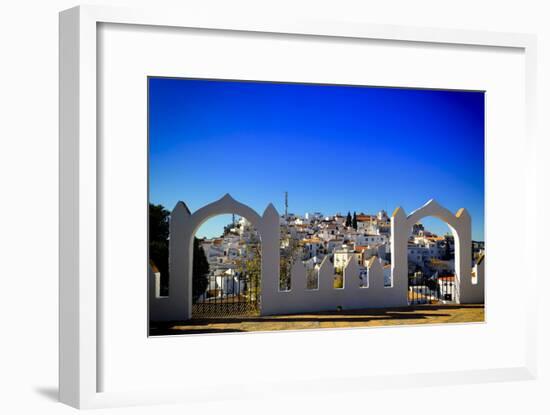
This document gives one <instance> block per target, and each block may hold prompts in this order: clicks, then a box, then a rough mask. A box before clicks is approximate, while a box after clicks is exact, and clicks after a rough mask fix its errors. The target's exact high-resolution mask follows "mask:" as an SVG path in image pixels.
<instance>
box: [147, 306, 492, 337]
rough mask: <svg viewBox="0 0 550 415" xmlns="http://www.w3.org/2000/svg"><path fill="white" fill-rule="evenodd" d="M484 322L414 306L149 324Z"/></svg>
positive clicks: (463, 309) (164, 331) (470, 312)
mask: <svg viewBox="0 0 550 415" xmlns="http://www.w3.org/2000/svg"><path fill="white" fill-rule="evenodd" d="M483 321H485V308H484V306H483V305H478V304H469V305H417V306H410V307H404V308H387V309H370V310H352V311H330V312H322V313H311V314H293V315H285V316H264V317H242V318H235V317H231V318H210V319H200V320H199V319H196V320H189V321H186V322H181V323H178V322H174V323H169V324H167V323H163V324H160V323H159V324H152V325H151V335H168V334H199V333H231V332H246V331H272V330H300V329H318V328H335V327H337V328H345V327H373V326H393V325H404V324H440V323H468V322H483Z"/></svg>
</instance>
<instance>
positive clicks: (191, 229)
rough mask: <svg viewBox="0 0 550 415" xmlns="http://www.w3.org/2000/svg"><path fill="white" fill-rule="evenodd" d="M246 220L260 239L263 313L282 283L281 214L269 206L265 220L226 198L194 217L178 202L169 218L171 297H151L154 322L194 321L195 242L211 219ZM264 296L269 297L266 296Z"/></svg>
mask: <svg viewBox="0 0 550 415" xmlns="http://www.w3.org/2000/svg"><path fill="white" fill-rule="evenodd" d="M233 213H234V214H237V215H240V216H243V217H245V218H246V219H247V220H249V221H250V223H251V224H252V225H253V226H254V227H255V228H256V230H257V231H258V233H259V235H260V238H261V253H262V271H261V275H262V277H261V282H260V293H261V294H260V295H261V298H260V310H261V307H262V304H263V303H265V302H266V301H269V292H270V290H273V287H275V288H276V287H277V284H278V281H279V214H278V213H277V210H276V209H275V207H274V206H273V205H272V204H271V203H270V204H269V205H268V206H267V208H266V209H265V211H264V213H263V215H262V216H260V215H258V213H256V211H254V210H253V209H252V208H250V207H249V206H246V205H244V204H242V203H240V202H238V201H236V200H235V199H233V198H232V197H231V195H229V194H226V195H225V196H223V197H222V198H221V199H219V200H217V201H215V202H213V203H210V204H208V205H206V206H203V207H202V208H200V209H199V210H197V211H196V212H195V213H193V214H191V212H190V211H189V209H188V208H187V206H186V205H185V203H183V202H178V203H177V204H176V207H175V208H174V210H173V211H172V213H171V215H170V241H169V270H170V275H169V278H170V284H169V287H170V288H169V295H168V297H165V298H156V297H154V296H152V295H150V314H151V317H150V318H151V319H152V320H163V321H168V320H187V319H190V318H191V317H192V303H193V302H192V275H193V274H192V273H193V238H194V236H195V233H196V232H197V230H198V229H199V227H200V226H201V225H202V224H203V223H204V222H205V221H207V220H208V219H210V218H212V217H214V216H218V215H224V214H233ZM263 293H267V294H266V295H265V296H264V294H263Z"/></svg>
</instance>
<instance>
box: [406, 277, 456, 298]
mask: <svg viewBox="0 0 550 415" xmlns="http://www.w3.org/2000/svg"><path fill="white" fill-rule="evenodd" d="M408 296H409V304H411V305H412V304H441V303H452V302H455V301H456V282H455V277H454V275H448V276H442V277H424V276H423V277H412V276H409V292H408Z"/></svg>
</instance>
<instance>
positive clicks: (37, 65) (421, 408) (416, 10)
mask: <svg viewBox="0 0 550 415" xmlns="http://www.w3.org/2000/svg"><path fill="white" fill-rule="evenodd" d="M85 3H88V4H112V5H124V4H126V5H130V4H134V5H138V6H139V5H146V4H152V3H154V4H156V5H158V7H166V6H174V5H178V4H181V3H182V1H181V0H172V1H167V0H156V1H155V2H147V1H143V0H134V1H131V0H101V1H95V0H87V1H86V2H85ZM185 3H186V4H192V3H195V4H198V5H199V6H198V7H199V8H200V9H202V10H203V11H204V13H205V14H217V15H220V16H225V15H231V14H234V13H246V14H248V15H250V18H251V19H253V18H254V17H253V16H254V13H259V14H270V15H272V16H284V17H285V18H288V16H292V18H293V19H300V18H307V17H308V16H310V15H315V16H316V17H319V18H324V19H337V20H343V21H346V20H352V21H353V20H356V21H358V20H360V19H364V20H366V21H370V22H375V23H389V24H407V25H418V26H429V27H438V26H445V25H449V26H452V27H456V28H465V29H478V30H485V29H487V30H493V31H512V32H531V33H533V32H534V33H538V34H539V42H540V55H539V76H540V79H539V89H538V94H539V97H538V98H539V104H540V105H541V108H540V113H541V114H548V113H550V25H549V24H548V21H549V11H548V9H547V7H546V4H547V1H544V0H539V1H529V0H522V1H519V0H516V1H508V2H502V1H497V0H485V1H479V0H463V1H461V2H451V1H441V0H416V1H414V2H412V1H409V0H394V1H392V2H382V1H374V0H370V1H368V0H357V1H348V0H340V1H338V2H335V1H320V0H317V1H313V0H312V1H301V2H299V1H296V0H278V1H273V0H270V1H262V2H258V1H252V0H251V1H239V0H233V1H217V2H214V1H210V0H201V1H195V2H191V1H186V2H185ZM75 4H77V2H76V1H69V0H49V1H38V0H28V1H20V2H17V1H10V2H7V1H5V2H2V8H1V10H2V18H3V19H2V25H0V31H1V33H0V34H1V36H0V39H2V58H3V59H2V64H1V65H0V74H1V76H0V79H1V80H2V89H1V91H2V93H1V94H0V110H1V111H0V114H2V116H1V120H2V124H1V125H2V129H1V131H2V140H1V143H2V144H1V145H2V150H1V151H0V177H2V197H3V200H2V202H3V203H1V204H0V217H1V218H2V228H1V229H2V235H3V236H4V237H3V238H2V240H1V242H0V244H1V246H0V252H2V259H3V262H4V263H6V264H9V265H10V266H17V267H20V269H18V271H17V273H15V275H16V276H17V278H16V284H17V292H18V295H3V297H2V301H0V312H1V315H2V317H3V318H2V335H3V336H2V338H3V342H2V353H0V367H1V368H2V371H1V373H0V387H1V390H2V392H3V393H2V399H1V400H0V411H1V412H3V413H13V414H18V413H44V414H49V413H75V412H74V410H72V409H70V408H67V407H64V406H61V405H59V404H57V403H56V402H54V400H53V397H54V396H55V393H56V392H55V388H56V383H57V335H58V333H57V298H58V297H57V289H58V286H57V267H58V259H57V226H58V224H57V208H58V203H57V171H58V169H57V160H58V148H57V117H58V113H57V84H58V83H57V56H58V53H57V31H58V26H57V12H58V11H59V10H61V9H65V8H68V7H72V6H74V5H75ZM213 4H216V5H215V6H213ZM540 118H541V119H540V133H541V134H544V136H545V137H550V120H549V119H548V117H547V116H544V117H543V116H541V117H540ZM549 150H550V140H545V141H543V143H542V148H540V149H539V152H538V153H539V157H540V159H541V160H543V159H547V157H548V154H549ZM539 173H540V174H542V173H546V174H549V173H550V171H549V165H548V163H546V164H541V165H540V172H539ZM541 186H542V182H541ZM538 204H539V206H538V209H539V211H540V212H543V211H549V209H548V204H549V199H548V196H547V194H541V195H540V197H539V200H538ZM37 212H39V213H38V214H37ZM548 231H549V229H548V223H547V222H541V223H540V226H537V227H536V228H535V227H534V228H533V232H538V235H539V236H538V240H537V241H535V242H536V243H534V244H533V246H534V248H533V251H536V250H539V254H541V255H542V251H540V249H542V248H541V247H543V246H544V240H543V238H545V239H546V236H545V235H547V234H548V233H549V232H548ZM31 252H32V258H31V255H30V253H31ZM539 291H540V292H545V293H546V292H550V285H549V282H548V279H543V280H541V281H540V286H539ZM539 307H540V309H541V310H542V312H543V313H544V315H545V318H544V319H540V320H541V321H539V323H538V324H539V327H540V329H541V330H542V334H541V336H539V343H540V346H539V350H548V347H549V346H550V344H549V340H550V338H549V328H550V324H549V320H548V312H549V310H550V309H549V307H550V304H549V303H548V302H541V303H540V305H539ZM14 310H16V314H17V318H13V316H14ZM488 312H490V310H489V311H488ZM273 335H274V336H275V335H277V334H273ZM345 349H346V348H345V346H344V347H343V348H339V349H335V353H334V355H333V356H327V358H337V356H338V353H345V352H346V351H345ZM365 350H368V346H365V348H364V349H361V351H360V352H358V353H364V352H365ZM540 359H541V362H542V363H541V364H542V369H541V379H539V380H538V381H532V382H508V383H493V384H480V385H463V386H455V387H448V386H447V387H446V386H444V385H443V386H440V387H431V388H421V389H418V388H408V387H405V386H403V387H399V389H397V391H395V390H370V391H369V390H364V391H352V392H349V393H347V394H344V395H342V396H334V395H331V394H330V393H328V392H330V391H328V390H324V391H323V393H321V394H320V396H318V397H317V398H316V399H315V400H312V399H311V397H307V398H303V399H298V398H296V397H294V398H286V399H287V400H286V401H285V400H281V401H279V400H275V401H270V402H269V405H262V413H266V414H281V413H287V412H288V407H289V405H293V406H294V409H295V410H296V411H298V412H300V411H301V412H304V411H307V412H308V413H316V414H334V413H355V412H357V410H358V409H362V408H364V407H365V402H368V405H369V406H368V407H369V410H372V411H384V412H387V413H424V412H425V411H426V406H425V405H424V404H419V405H411V402H418V399H419V396H420V397H427V396H429V398H427V400H422V399H421V402H423V403H425V402H429V405H430V406H431V407H432V408H434V407H437V408H445V411H446V412H447V413H449V414H464V413H473V412H471V408H472V406H473V404H474V403H475V405H476V407H475V412H476V413H499V414H515V413H523V412H526V411H528V412H529V413H533V414H536V413H541V414H542V413H548V406H549V404H548V399H547V391H548V390H549V389H550V382H549V380H548V375H549V373H550V366H549V356H548V354H547V353H545V354H541V356H540ZM428 370H429V368H428ZM418 383H421V382H418ZM457 393H460V394H461V396H467V397H468V399H452V405H450V404H449V402H451V397H456V396H457ZM396 394H398V398H397V399H396ZM245 395H246V394H245ZM243 397H246V396H243ZM257 399H261V397H257ZM281 399H285V397H281ZM258 404H259V402H253V403H252V404H250V402H238V401H235V402H230V403H228V402H222V403H218V404H208V405H204V404H203V405H199V404H195V405H193V406H191V407H190V408H185V409H182V407H181V406H173V407H171V406H163V407H159V408H155V409H152V408H150V407H144V408H127V409H123V410H104V411H97V412H94V413H98V414H111V413H114V414H127V413H132V414H135V413H140V414H141V413H143V414H147V413H151V412H153V411H155V412H158V413H162V414H164V413H174V414H181V413H182V411H187V412H188V413H192V412H198V413H201V414H208V413H220V412H221V411H224V413H233V411H232V409H234V408H237V407H238V408H239V409H238V411H239V414H257V413H258Z"/></svg>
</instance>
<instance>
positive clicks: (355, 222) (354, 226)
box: [351, 212, 357, 230]
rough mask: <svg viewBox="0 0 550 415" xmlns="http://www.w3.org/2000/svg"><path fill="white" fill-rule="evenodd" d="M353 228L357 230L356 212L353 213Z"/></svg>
mask: <svg viewBox="0 0 550 415" xmlns="http://www.w3.org/2000/svg"><path fill="white" fill-rule="evenodd" d="M351 226H353V229H355V230H357V215H356V214H355V212H353V219H352V222H351Z"/></svg>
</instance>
